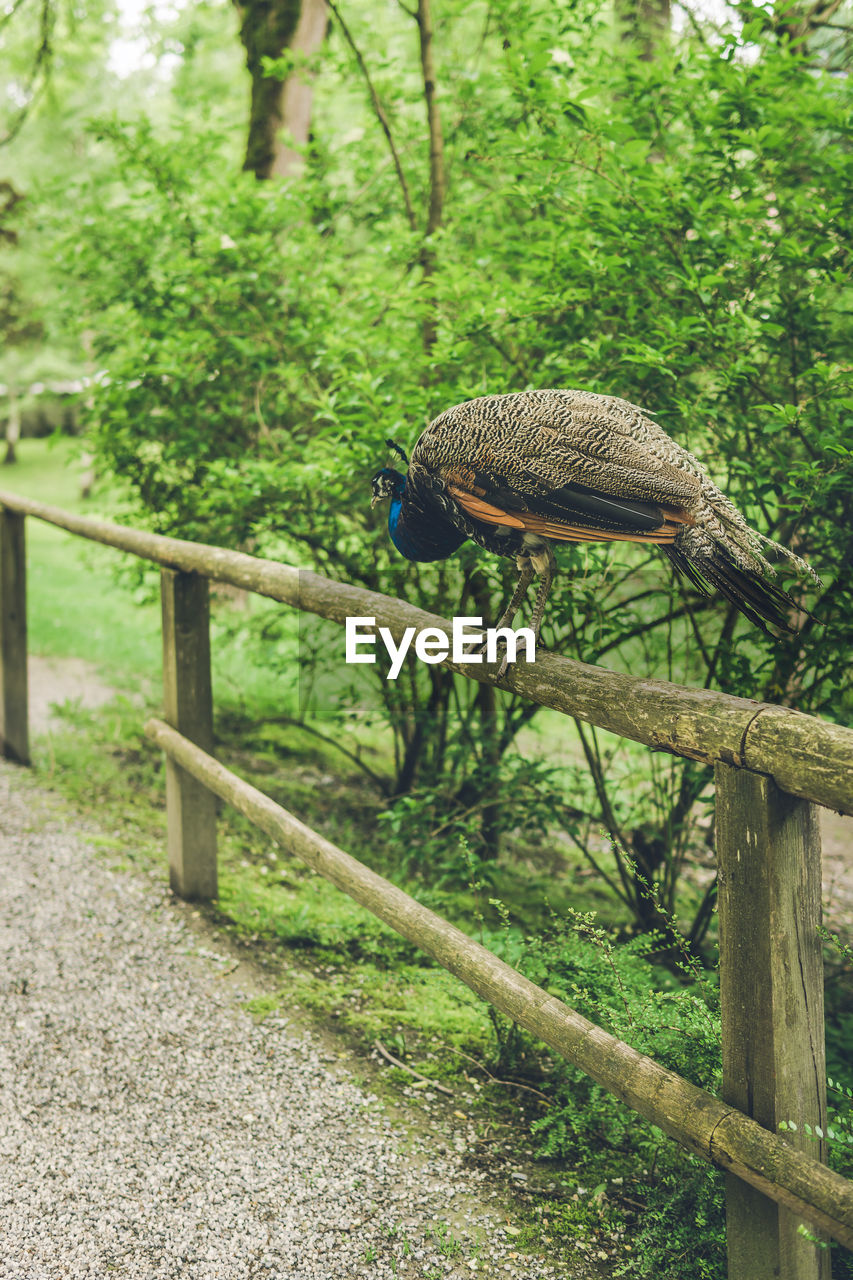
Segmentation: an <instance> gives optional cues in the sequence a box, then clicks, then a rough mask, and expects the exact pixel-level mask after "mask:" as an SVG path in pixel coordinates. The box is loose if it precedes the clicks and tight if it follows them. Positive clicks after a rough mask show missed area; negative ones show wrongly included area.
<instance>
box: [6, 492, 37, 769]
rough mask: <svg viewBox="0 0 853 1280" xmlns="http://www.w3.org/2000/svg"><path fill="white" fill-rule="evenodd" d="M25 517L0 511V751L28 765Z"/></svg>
mask: <svg viewBox="0 0 853 1280" xmlns="http://www.w3.org/2000/svg"><path fill="white" fill-rule="evenodd" d="M25 520H26V517H25V516H23V515H20V514H19V513H18V512H14V511H4V510H0V752H2V754H3V756H4V757H5V758H6V759H7V760H15V761H17V763H18V764H29V762H30V742H29V723H28V717H29V711H28V706H29V695H28V686H27V555H26V537H25V530H24V525H25Z"/></svg>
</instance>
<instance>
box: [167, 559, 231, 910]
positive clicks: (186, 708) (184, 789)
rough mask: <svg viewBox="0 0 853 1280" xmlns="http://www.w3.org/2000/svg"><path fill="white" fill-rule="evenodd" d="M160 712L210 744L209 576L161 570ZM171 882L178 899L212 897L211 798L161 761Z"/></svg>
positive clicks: (213, 827) (213, 819) (210, 748)
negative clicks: (164, 770) (161, 674)
mask: <svg viewBox="0 0 853 1280" xmlns="http://www.w3.org/2000/svg"><path fill="white" fill-rule="evenodd" d="M160 587H161V600H162V606H163V704H164V709H165V719H166V720H167V722H168V723H169V724H170V725H172V727H173V728H175V729H177V731H178V733H181V734H183V735H184V737H186V738H189V740H190V741H191V742H194V743H195V744H196V745H197V746H199V747H201V748H202V750H204V751H208V752H211V753H212V751H213V695H212V692H211V683H210V604H209V592H208V581H207V578H205V577H203V576H202V575H201V574H197V573H183V572H180V571H178V570H175V569H162V570H161V575H160ZM166 811H167V825H168V849H169V882H170V884H171V886H172V889H173V890H174V892H175V893H176V894H178V896H179V897H181V898H186V899H188V900H202V899H211V898H215V897H216V890H217V883H216V797H215V796H214V795H213V794H212V793H211V792H210V791H208V789H207V787H205V786H203V785H202V783H200V782H197V781H196V779H195V778H193V777H192V776H191V775H190V774H188V773H187V772H186V771H185V770H184V769H182V768H181V767H180V765H176V764H173V763H172V761H171V760H167V761H166Z"/></svg>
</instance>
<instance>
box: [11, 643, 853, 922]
mask: <svg viewBox="0 0 853 1280" xmlns="http://www.w3.org/2000/svg"><path fill="white" fill-rule="evenodd" d="M29 682H30V732H31V733H32V734H33V735H37V734H41V733H45V732H47V731H49V730H50V729H51V727H52V726H53V725H54V724H56V722H57V719H58V717H57V713H56V707H57V705H62V704H63V703H66V702H71V703H72V704H75V705H77V706H79V707H81V708H84V709H85V708H92V707H99V706H102V705H103V704H104V703H106V702H109V701H110V699H111V698H112V697H114V696H115V693H116V690H115V689H114V688H112V687H111V686H110V685H109V684H107V683H106V682H105V681H104V680H103V679H102V678H101V676H100V675H99V673H98V670H97V668H96V667H94V666H93V664H92V663H90V662H86V661H85V659H83V658H40V657H35V656H31V657H30V660H29ZM820 812H821V831H822V835H823V898H824V920H825V923H826V925H827V926H828V928H830V929H831V930H838V929H844V931H845V932H847V931H848V930H849V929H850V927H851V926H853V818H849V817H844V816H842V815H841V814H838V813H832V812H830V811H829V810H828V809H821V811H820Z"/></svg>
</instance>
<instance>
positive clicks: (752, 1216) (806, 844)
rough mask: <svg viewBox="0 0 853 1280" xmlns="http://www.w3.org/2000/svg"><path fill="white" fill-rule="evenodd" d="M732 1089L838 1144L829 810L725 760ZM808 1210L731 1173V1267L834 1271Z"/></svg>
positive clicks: (772, 1273)
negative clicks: (827, 876)
mask: <svg viewBox="0 0 853 1280" xmlns="http://www.w3.org/2000/svg"><path fill="white" fill-rule="evenodd" d="M715 781H716V792H717V806H716V849H717V868H718V876H719V920H720V1006H721V1010H722V1027H723V1091H722V1093H723V1099H724V1100H725V1101H726V1102H729V1103H731V1104H732V1105H733V1106H735V1107H737V1108H738V1110H739V1111H742V1112H745V1113H746V1114H747V1115H748V1116H751V1117H752V1118H753V1119H754V1120H757V1121H758V1123H759V1124H760V1125H762V1126H763V1127H764V1128H765V1129H769V1130H771V1131H772V1132H774V1133H775V1132H776V1131H777V1129H778V1125H779V1122H780V1121H782V1120H788V1121H791V1122H793V1123H794V1124H795V1125H796V1126H797V1128H796V1131H795V1132H792V1133H790V1134H789V1135H787V1140H788V1142H789V1143H790V1144H791V1145H792V1146H795V1147H798V1148H799V1149H800V1150H802V1151H805V1152H806V1154H807V1155H810V1156H812V1157H814V1158H815V1159H818V1160H821V1161H823V1160H825V1159H826V1145H825V1143H824V1142H821V1141H818V1139H817V1138H809V1137H808V1135H807V1134H806V1131H805V1126H806V1125H811V1126H812V1128H813V1129H814V1128H819V1129H821V1130H822V1131H823V1132H824V1133H825V1132H826V1054H825V1049H824V1011H823V957H822V953H821V940H820V936H819V934H818V926H819V924H820V920H821V881H820V832H819V829H818V820H817V810H816V808H815V806H814V805H812V804H810V803H809V802H808V801H806V800H798V799H795V798H794V797H793V796H790V795H786V794H785V793H784V792H782V791H780V790H779V789H778V788H777V787H776V786H775V784H774V783H773V782H772V781H771V779H770V778H765V777H761V776H759V775H756V774H752V773H748V772H747V771H745V770H742V769H734V768H732V767H730V766H729V765H724V764H718V765H717V768H716V775H715ZM802 1221H803V1219H802V1217H800V1216H799V1215H797V1214H794V1213H791V1212H790V1210H788V1209H786V1208H784V1207H782V1206H780V1205H778V1204H775V1203H773V1202H772V1201H770V1200H768V1199H766V1197H765V1196H763V1195H761V1194H760V1193H759V1192H757V1191H756V1190H755V1189H754V1188H753V1187H749V1186H745V1185H744V1183H743V1182H741V1181H740V1179H739V1178H736V1177H735V1176H734V1175H733V1174H730V1175H729V1177H728V1180H727V1188H726V1239H727V1245H728V1258H729V1275H730V1276H733V1277H735V1276H737V1277H740V1276H744V1277H749V1280H777V1278H778V1277H782V1280H829V1273H830V1272H829V1256H828V1253H827V1251H826V1250H825V1249H821V1248H820V1247H819V1246H817V1245H815V1244H813V1243H811V1242H810V1241H809V1240H808V1239H806V1238H805V1237H804V1236H802V1235H800V1234H799V1233H798V1227H799V1225H800V1223H801V1222H802Z"/></svg>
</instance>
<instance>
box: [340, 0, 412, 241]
mask: <svg viewBox="0 0 853 1280" xmlns="http://www.w3.org/2000/svg"><path fill="white" fill-rule="evenodd" d="M327 2H328V5H329V8H330V9H331V11H332V13H333V14H334V15H335V18H336V19H337V22H338V26H339V27H340V29H341V33H342V35H343V37H344V39H345V40H346V42H347V44H348V45H349V47H350V48H351V49H352V51H353V55H354V56H355V60H356V62H357V63H358V66H359V70H360V71H361V74H362V75H363V76H364V82H365V84H366V85H367V89H368V92H369V94H370V100H371V102H372V103H373V110H374V111H375V112H376V118H377V120H378V121H379V123H380V125H381V126H382V132H383V133H384V134H385V137H386V139H387V142H388V146H389V148H390V151H391V158H392V160H393V161H394V168H395V169H396V171H397V178H398V179H399V182H400V190H401V191H402V193H403V203H404V204H405V206H406V217H407V219H408V222H409V226H410V227H411V229H412V231H416V230H417V227H418V220H417V217H416V215H415V210H414V206H413V205H412V197H411V194H410V192H409V184H408V183H407V182H406V175H405V174H404V173H403V166H402V164H401V163H400V155H399V152H398V151H397V148H396V146H395V144H394V139H393V137H392V135H391V126H390V125H389V123H388V117H387V116H386V114H385V109H384V107H383V106H382V103H381V102H380V101H379V94H378V93H377V92H376V89H375V88H374V85H373V81H372V80H371V78H370V72H369V71H368V70H367V63H366V62H365V61H364V58H363V57H362V54H361V51H360V49H359V48H358V46H357V45H356V43H355V41H354V40H353V38H352V33H351V32H350V29H349V27H348V26H347V24H346V23H345V22H344V20H343V18H342V17H341V11H340V9H339V8H338V6H337V5H336V4H335V0H327Z"/></svg>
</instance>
